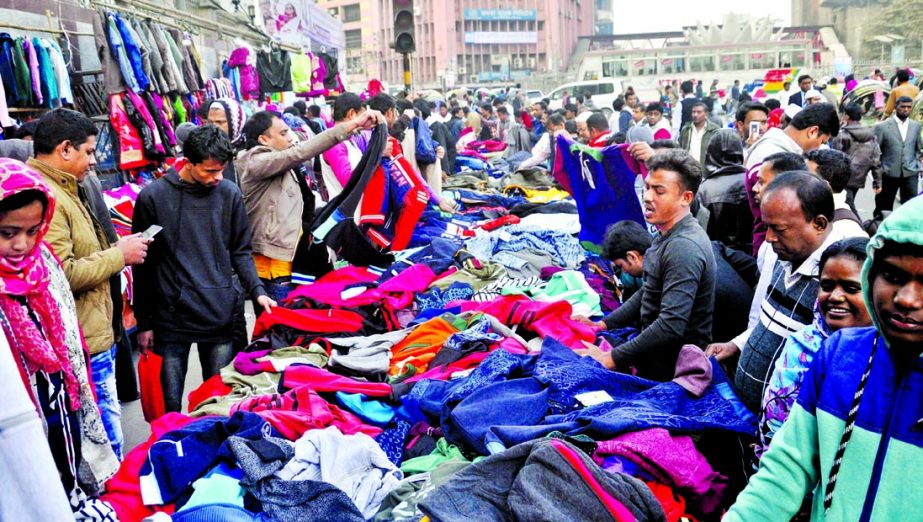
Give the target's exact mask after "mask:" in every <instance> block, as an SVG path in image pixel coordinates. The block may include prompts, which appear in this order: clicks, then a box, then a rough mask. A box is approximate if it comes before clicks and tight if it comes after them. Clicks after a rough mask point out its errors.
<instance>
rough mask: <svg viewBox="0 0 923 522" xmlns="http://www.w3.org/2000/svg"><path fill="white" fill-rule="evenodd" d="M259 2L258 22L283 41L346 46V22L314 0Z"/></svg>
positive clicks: (310, 46)
mask: <svg viewBox="0 0 923 522" xmlns="http://www.w3.org/2000/svg"><path fill="white" fill-rule="evenodd" d="M258 5H259V13H260V15H259V17H258V20H257V22H258V23H261V24H262V26H263V30H264V31H266V34H268V35H269V36H271V37H272V38H274V39H278V40H279V41H280V42H284V43H287V44H291V45H294V46H297V47H301V48H303V49H313V48H314V47H316V46H323V47H326V48H328V49H340V50H342V49H345V48H346V36H345V35H344V33H343V22H341V21H339V20H337V19H335V18H333V17H332V16H330V15H329V14H328V13H327V11H325V10H324V9H323V8H321V7H319V6H318V5H317V4H315V3H314V2H313V1H312V0H258Z"/></svg>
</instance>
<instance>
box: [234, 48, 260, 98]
mask: <svg viewBox="0 0 923 522" xmlns="http://www.w3.org/2000/svg"><path fill="white" fill-rule="evenodd" d="M254 60H255V58H254V59H251V58H250V49H247V48H246V47H238V48H237V49H234V50H233V51H232V52H231V56H230V58H228V67H237V68H238V69H239V72H240V94H241V95H242V96H243V97H244V99H245V100H248V99H255V98H259V97H260V77H259V76H257V74H256V67H254V63H255V62H254Z"/></svg>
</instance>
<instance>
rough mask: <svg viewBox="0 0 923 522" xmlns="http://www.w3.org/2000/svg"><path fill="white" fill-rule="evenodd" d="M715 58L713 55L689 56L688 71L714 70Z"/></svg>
mask: <svg viewBox="0 0 923 522" xmlns="http://www.w3.org/2000/svg"><path fill="white" fill-rule="evenodd" d="M714 70H715V59H714V57H713V56H690V57H689V72H714Z"/></svg>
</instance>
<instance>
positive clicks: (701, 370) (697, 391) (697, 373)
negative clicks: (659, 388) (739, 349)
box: [673, 344, 712, 397]
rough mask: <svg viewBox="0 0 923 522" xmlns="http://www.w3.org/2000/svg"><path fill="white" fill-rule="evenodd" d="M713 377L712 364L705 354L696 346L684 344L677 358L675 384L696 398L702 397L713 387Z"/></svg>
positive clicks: (674, 375)
mask: <svg viewBox="0 0 923 522" xmlns="http://www.w3.org/2000/svg"><path fill="white" fill-rule="evenodd" d="M711 375H712V369H711V362H709V361H708V357H706V356H705V352H703V351H702V349H701V348H699V347H698V346H696V345H694V344H684V345H683V347H682V348H680V350H679V356H678V357H677V358H676V372H675V373H674V374H673V382H675V383H676V384H679V385H680V386H682V387H683V388H685V389H686V391H687V392H689V393H691V394H693V395H695V396H696V397H701V396H703V395H705V390H707V389H708V387H709V386H711Z"/></svg>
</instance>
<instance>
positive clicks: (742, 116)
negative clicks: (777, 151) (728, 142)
mask: <svg viewBox="0 0 923 522" xmlns="http://www.w3.org/2000/svg"><path fill="white" fill-rule="evenodd" d="M735 120H736V121H735V122H734V128H736V129H737V133H738V134H740V139H741V140H742V141H743V143H744V148H747V147H749V146H751V145H753V144H754V143H756V140H758V139H760V136H762V135H763V134H766V125H767V122H768V121H769V108H768V107H766V106H765V105H763V104H762V103H758V102H746V103H743V104H741V106H740V107H739V108H738V109H737V114H736V117H735Z"/></svg>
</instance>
